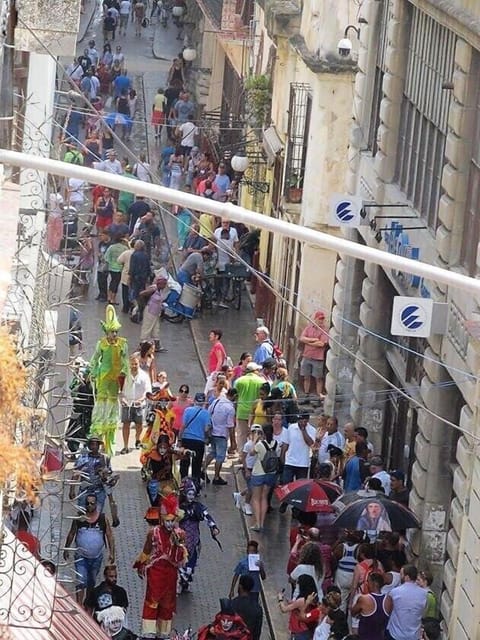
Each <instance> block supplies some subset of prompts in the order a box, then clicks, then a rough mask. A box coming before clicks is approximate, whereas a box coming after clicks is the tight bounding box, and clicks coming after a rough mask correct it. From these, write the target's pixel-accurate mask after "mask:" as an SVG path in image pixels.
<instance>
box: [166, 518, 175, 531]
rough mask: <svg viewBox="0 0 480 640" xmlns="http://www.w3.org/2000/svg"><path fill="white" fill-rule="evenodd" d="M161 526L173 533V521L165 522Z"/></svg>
mask: <svg viewBox="0 0 480 640" xmlns="http://www.w3.org/2000/svg"><path fill="white" fill-rule="evenodd" d="M163 526H164V527H165V529H166V530H167V531H173V530H174V529H175V520H165V521H164V522H163Z"/></svg>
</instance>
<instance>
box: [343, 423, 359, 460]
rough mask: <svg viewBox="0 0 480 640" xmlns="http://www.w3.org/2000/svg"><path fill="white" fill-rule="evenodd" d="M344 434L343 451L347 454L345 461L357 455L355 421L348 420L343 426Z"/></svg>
mask: <svg viewBox="0 0 480 640" xmlns="http://www.w3.org/2000/svg"><path fill="white" fill-rule="evenodd" d="M343 435H344V436H345V446H344V448H343V453H344V454H345V462H346V461H347V460H349V459H350V458H351V457H352V456H354V455H355V445H356V444H357V441H356V440H355V425H354V424H353V422H346V423H345V425H344V427H343Z"/></svg>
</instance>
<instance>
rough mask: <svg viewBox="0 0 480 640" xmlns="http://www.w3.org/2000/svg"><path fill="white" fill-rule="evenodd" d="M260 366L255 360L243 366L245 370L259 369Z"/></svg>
mask: <svg viewBox="0 0 480 640" xmlns="http://www.w3.org/2000/svg"><path fill="white" fill-rule="evenodd" d="M261 368H262V367H261V366H260V365H259V364H257V363H256V362H249V363H248V364H247V366H246V367H245V371H260V369H261Z"/></svg>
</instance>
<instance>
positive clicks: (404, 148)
mask: <svg viewBox="0 0 480 640" xmlns="http://www.w3.org/2000/svg"><path fill="white" fill-rule="evenodd" d="M454 55H455V34H454V33H453V32H451V31H449V30H448V29H447V28H445V27H443V26H442V25H440V24H439V23H438V22H436V21H435V20H433V18H430V17H429V16H427V15H426V14H425V13H423V12H422V11H419V10H418V9H417V8H416V7H412V20H411V32H410V43H409V50H408V62H407V76H406V79H405V89H404V95H403V103H402V113H401V121H400V130H399V141H398V155H397V166H396V179H397V181H398V183H399V185H400V187H401V189H402V190H403V191H404V192H405V194H406V196H407V198H408V199H409V200H411V201H412V203H413V205H414V206H415V208H416V209H417V210H418V211H419V213H420V215H421V216H422V217H423V218H425V221H426V222H427V224H428V226H429V227H430V228H431V229H433V230H435V229H436V228H437V226H438V201H439V199H440V185H441V176H442V171H443V165H444V162H445V161H444V151H445V141H446V137H447V120H448V110H449V107H450V100H451V92H450V91H446V90H444V89H443V88H442V85H443V83H444V82H447V81H448V82H450V81H451V79H452V75H453V68H454Z"/></svg>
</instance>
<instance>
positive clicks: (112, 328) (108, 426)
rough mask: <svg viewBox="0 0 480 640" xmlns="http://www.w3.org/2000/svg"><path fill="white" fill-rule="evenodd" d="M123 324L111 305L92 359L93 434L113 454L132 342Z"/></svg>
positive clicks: (91, 429) (109, 453)
mask: <svg viewBox="0 0 480 640" xmlns="http://www.w3.org/2000/svg"><path fill="white" fill-rule="evenodd" d="M121 326H122V325H121V324H120V322H119V321H118V319H117V314H116V313H115V308H114V307H113V306H112V305H110V304H109V305H107V309H106V319H105V322H102V329H103V330H104V332H105V336H104V337H103V338H100V340H99V341H98V342H97V346H96V348H95V353H94V354H93V357H92V359H91V361H90V368H91V378H92V382H93V383H94V387H95V406H94V408H93V412H92V424H91V426H90V435H96V436H99V437H100V438H102V440H103V443H104V447H105V452H106V454H107V455H108V456H111V455H112V454H113V443H114V441H115V432H116V430H117V426H118V422H119V418H120V416H119V403H118V394H119V393H120V391H121V390H122V388H123V383H124V380H125V376H126V375H127V373H128V343H127V339H126V338H121V337H119V335H118V331H119V329H120V328H121Z"/></svg>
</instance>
